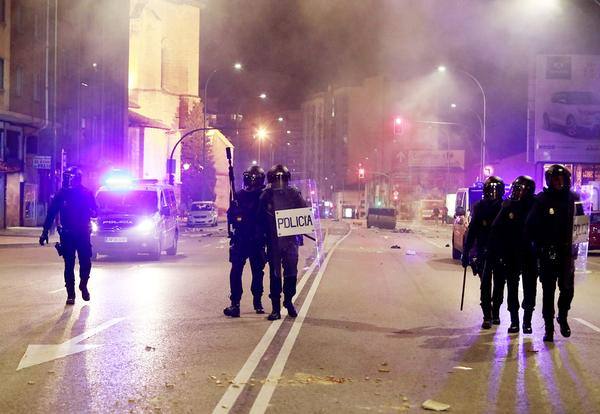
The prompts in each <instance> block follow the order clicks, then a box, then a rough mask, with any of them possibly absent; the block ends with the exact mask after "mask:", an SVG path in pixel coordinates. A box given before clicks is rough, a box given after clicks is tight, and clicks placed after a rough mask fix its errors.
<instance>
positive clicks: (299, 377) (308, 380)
mask: <svg viewBox="0 0 600 414" xmlns="http://www.w3.org/2000/svg"><path fill="white" fill-rule="evenodd" d="M294 381H295V382H296V383H298V384H303V385H308V384H318V385H332V384H344V383H346V382H349V381H350V380H349V379H348V378H344V377H336V376H334V375H326V376H318V375H311V374H305V373H302V372H297V373H296V374H295V375H294Z"/></svg>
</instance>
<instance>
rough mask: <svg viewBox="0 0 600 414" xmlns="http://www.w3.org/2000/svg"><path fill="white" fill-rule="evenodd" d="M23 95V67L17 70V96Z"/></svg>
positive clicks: (18, 67)
mask: <svg viewBox="0 0 600 414" xmlns="http://www.w3.org/2000/svg"><path fill="white" fill-rule="evenodd" d="M22 95H23V67H22V66H17V68H16V69H15V96H22Z"/></svg>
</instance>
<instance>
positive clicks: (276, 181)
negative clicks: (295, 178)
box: [267, 164, 292, 188]
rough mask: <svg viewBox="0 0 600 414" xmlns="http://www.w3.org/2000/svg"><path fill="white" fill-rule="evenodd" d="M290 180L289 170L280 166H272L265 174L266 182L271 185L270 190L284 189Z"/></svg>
mask: <svg viewBox="0 0 600 414" xmlns="http://www.w3.org/2000/svg"><path fill="white" fill-rule="evenodd" d="M291 179H292V175H291V174H290V170H288V168H287V167H286V166H285V165H282V164H277V165H274V166H272V167H271V169H270V170H269V172H268V173H267V181H268V182H269V184H271V188H285V187H287V186H288V185H289V183H290V180H291Z"/></svg>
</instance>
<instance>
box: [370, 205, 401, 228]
mask: <svg viewBox="0 0 600 414" xmlns="http://www.w3.org/2000/svg"><path fill="white" fill-rule="evenodd" d="M371 227H379V228H381V229H392V230H393V229H395V228H396V209H394V208H370V209H369V211H368V212H367V228H371Z"/></svg>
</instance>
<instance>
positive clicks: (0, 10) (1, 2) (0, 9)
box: [0, 0, 6, 23]
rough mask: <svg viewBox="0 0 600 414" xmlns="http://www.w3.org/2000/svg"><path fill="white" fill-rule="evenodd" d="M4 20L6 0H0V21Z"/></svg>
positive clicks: (3, 21)
mask: <svg viewBox="0 0 600 414" xmlns="http://www.w3.org/2000/svg"><path fill="white" fill-rule="evenodd" d="M5 22H6V1H5V0H0V23H5Z"/></svg>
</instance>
